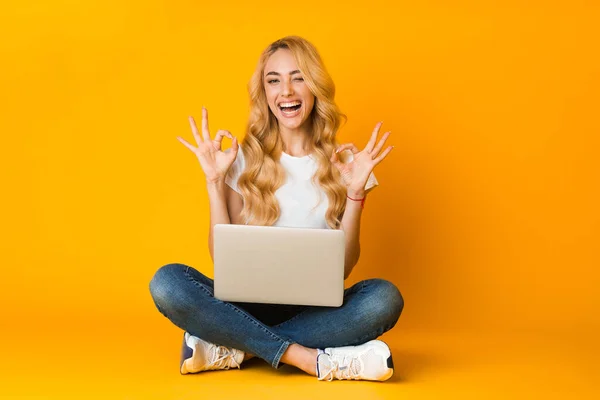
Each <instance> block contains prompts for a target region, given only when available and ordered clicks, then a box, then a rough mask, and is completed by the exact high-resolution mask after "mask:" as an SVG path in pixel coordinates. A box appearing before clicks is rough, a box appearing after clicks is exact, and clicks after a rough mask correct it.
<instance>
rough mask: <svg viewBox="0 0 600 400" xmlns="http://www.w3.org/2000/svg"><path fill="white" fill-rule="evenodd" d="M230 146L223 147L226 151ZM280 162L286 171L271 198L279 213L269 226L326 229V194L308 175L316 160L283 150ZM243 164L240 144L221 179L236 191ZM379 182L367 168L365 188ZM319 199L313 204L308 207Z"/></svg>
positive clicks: (327, 200) (311, 171) (310, 175)
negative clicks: (284, 180)
mask: <svg viewBox="0 0 600 400" xmlns="http://www.w3.org/2000/svg"><path fill="white" fill-rule="evenodd" d="M230 151H231V148H229V149H227V150H225V153H229V152H230ZM345 151H347V152H349V153H350V154H349V157H348V162H350V161H352V158H353V157H352V152H351V151H350V150H345ZM280 162H281V165H282V166H283V168H284V169H285V171H286V173H287V180H286V182H285V183H284V184H283V185H282V186H281V187H280V188H279V189H277V191H276V192H275V198H276V199H277V201H278V202H279V208H280V210H281V213H280V215H279V219H277V221H275V223H274V224H273V226H285V227H292V228H321V229H330V227H329V226H328V225H327V220H326V219H325V213H326V212H327V208H328V207H329V199H328V198H327V194H326V193H325V191H323V190H322V189H321V188H320V187H316V185H315V184H313V182H312V177H313V175H314V174H315V172H316V171H317V168H318V164H317V162H316V160H315V159H314V158H313V157H312V156H311V155H307V156H304V157H294V156H291V155H289V154H287V153H285V152H283V153H282V154H281V160H280ZM245 166H246V163H245V160H244V153H243V151H242V145H240V147H239V150H238V154H237V157H236V159H235V161H234V162H233V164H232V165H231V168H229V171H228V172H227V176H226V178H225V183H227V185H229V186H230V187H231V188H232V189H233V190H235V191H236V192H238V193H240V194H242V193H241V191H240V189H239V188H238V186H237V180H238V178H239V177H240V175H241V174H242V172H243V171H244V168H245ZM377 185H379V182H377V179H376V178H375V175H374V174H373V173H372V172H371V175H369V178H368V180H367V184H366V185H365V190H369V189H371V188H373V187H374V186H377ZM319 200H321V202H320V204H319V205H318V207H317V208H315V209H314V210H312V209H313V208H314V207H315V205H317V203H318V202H319Z"/></svg>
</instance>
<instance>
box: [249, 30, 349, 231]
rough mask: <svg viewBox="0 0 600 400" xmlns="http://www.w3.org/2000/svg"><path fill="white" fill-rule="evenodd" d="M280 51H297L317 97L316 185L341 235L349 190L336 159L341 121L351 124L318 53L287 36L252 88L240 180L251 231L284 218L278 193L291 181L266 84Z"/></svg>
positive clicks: (312, 148) (300, 66)
mask: <svg viewBox="0 0 600 400" xmlns="http://www.w3.org/2000/svg"><path fill="white" fill-rule="evenodd" d="M278 49H288V50H290V51H291V53H292V55H293V57H294V59H295V61H296V64H297V65H298V69H299V70H300V71H301V73H302V76H303V77H304V81H305V83H306V85H307V86H308V88H309V90H310V91H311V92H312V93H313V95H314V96H315V102H314V106H313V110H312V111H311V114H310V116H309V118H310V119H311V122H312V129H313V134H312V137H311V141H310V148H309V150H310V151H311V153H312V157H313V158H314V159H315V160H316V161H317V164H318V169H317V172H316V173H315V175H314V176H313V183H314V184H317V185H319V186H320V187H321V188H322V189H323V191H324V192H325V193H326V194H327V198H328V199H329V206H328V209H327V212H326V214H325V218H326V220H327V224H328V226H329V227H330V228H332V229H339V227H340V224H341V218H342V215H343V213H344V210H345V206H346V188H345V186H344V185H343V183H342V181H341V178H340V174H339V171H338V170H337V168H335V167H334V166H333V165H332V164H331V161H330V157H331V154H332V152H333V150H334V148H336V147H337V145H338V143H337V141H336V136H335V135H336V132H337V130H338V129H339V127H340V123H341V119H344V120H347V118H346V116H345V115H344V114H342V113H341V112H340V110H339V108H338V106H337V105H336V103H335V101H334V97H335V85H334V83H333V80H332V79H331V76H330V75H329V73H328V72H327V70H326V69H325V66H324V64H323V62H322V60H321V57H320V55H319V53H318V51H317V49H316V48H315V47H314V46H313V45H312V44H311V43H310V42H308V41H307V40H306V39H304V38H301V37H299V36H286V37H284V38H282V39H279V40H277V41H275V42H273V43H271V44H270V45H269V46H268V47H267V48H266V49H265V50H264V51H263V53H262V54H261V56H260V59H259V61H258V65H257V67H256V70H255V71H254V73H253V75H252V78H251V79H250V82H249V83H248V91H249V94H250V116H249V118H248V124H247V127H246V135H245V137H244V139H243V140H242V143H241V147H243V151H244V158H245V160H246V167H245V169H244V171H243V172H242V174H241V176H240V177H239V179H238V187H239V188H240V191H241V192H242V196H243V198H244V207H243V209H242V212H241V217H242V220H243V221H246V223H247V224H249V225H273V224H274V223H275V222H276V221H277V219H278V218H279V215H280V208H279V203H278V201H277V199H276V197H275V191H276V190H277V189H278V188H279V187H281V186H282V185H283V184H284V183H285V177H286V174H285V170H284V168H283V166H282V165H281V164H280V163H279V160H280V158H281V153H282V151H283V142H282V139H281V136H280V134H279V127H278V122H277V118H276V117H275V115H274V114H273V113H272V112H271V110H270V109H269V105H268V103H267V97H266V94H265V89H264V84H263V75H264V69H265V65H266V63H267V60H268V59H269V57H270V56H271V55H272V54H273V53H275V52H276V51H277V50H278ZM240 151H242V149H241V148H240ZM339 158H340V159H341V161H342V162H345V157H344V155H343V154H341V153H340V155H339Z"/></svg>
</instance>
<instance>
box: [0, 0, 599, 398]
mask: <svg viewBox="0 0 600 400" xmlns="http://www.w3.org/2000/svg"><path fill="white" fill-rule="evenodd" d="M521 3H522V2H520V1H512V0H511V1H505V2H496V1H482V2H477V1H446V2H443V1H433V0H432V1H419V2H416V1H415V2H395V1H394V2H392V1H389V2H385V1H368V2H358V1H349V2H344V3H343V4H342V3H340V4H336V3H335V2H332V1H331V2H324V1H304V2H296V3H294V2H291V3H290V2H266V1H254V2H242V1H237V2H211V3H206V2H199V1H170V2H159V1H153V0H147V1H143V2H142V1H85V2H75V1H66V0H63V1H46V2H43V1H9V2H8V3H6V2H5V3H3V5H2V6H1V7H2V8H1V12H0V35H1V37H2V40H1V41H0V57H1V58H0V65H1V66H0V71H1V73H0V91H1V97H0V101H1V103H0V105H1V119H0V132H2V145H1V147H2V157H1V163H2V165H1V170H2V172H1V174H2V194H3V195H2V222H3V223H2V226H3V229H2V240H1V246H2V247H1V251H2V256H3V258H2V264H3V268H2V279H0V301H1V303H2V305H3V307H2V314H3V315H2V322H1V324H2V326H1V331H2V337H1V338H0V339H1V344H0V352H1V354H2V357H1V359H2V362H1V363H0V373H1V374H2V375H1V376H2V385H0V386H2V387H3V388H2V389H0V390H1V391H2V392H3V393H0V397H2V395H6V396H8V397H15V398H17V397H20V396H25V395H29V396H32V397H39V398H47V397H59V398H65V397H67V396H68V395H70V394H72V395H74V396H76V397H81V396H85V397H90V396H92V395H97V396H98V397H104V398H107V397H110V398H128V399H133V398H150V397H155V398H188V397H189V398H192V397H194V398H196V397H197V396H201V395H202V396H203V395H207V393H209V394H210V395H211V396H212V395H214V396H225V397H227V398H228V397H229V396H231V397H233V396H244V397H255V398H281V397H284V398H285V397H286V396H287V397H288V398H291V397H294V396H296V395H298V396H300V397H307V396H313V397H314V396H315V395H316V396H317V397H318V396H324V397H331V396H336V397H337V396H345V395H344V394H343V393H348V394H350V395H356V396H361V397H363V398H364V397H366V398H390V397H393V396H399V397H400V396H402V397H406V396H411V398H414V396H421V398H454V397H457V398H458V397H459V398H479V397H480V396H482V395H483V394H485V395H486V396H487V397H494V396H497V397H498V398H506V397H507V396H511V397H518V398H537V396H538V395H539V396H541V395H542V394H543V396H544V397H545V398H550V397H553V396H557V397H562V398H590V397H592V396H593V395H592V392H593V391H596V389H597V388H596V387H595V386H596V383H595V380H594V377H596V375H597V374H598V371H599V369H598V367H597V364H598V360H597V356H598V354H599V351H598V350H599V346H598V343H597V337H598V334H599V333H600V329H599V325H600V323H599V318H598V308H599V307H600V300H599V298H598V295H597V291H598V289H597V288H598V284H599V279H598V278H599V275H600V274H599V273H598V271H597V269H598V267H599V266H600V257H599V253H600V251H599V245H598V243H599V239H600V212H599V211H598V204H600V190H599V184H600V161H599V157H598V153H599V151H600V139H599V135H598V134H599V133H600V129H599V128H600V122H599V106H600V101H599V99H598V96H599V94H598V93H599V92H600V57H599V53H600V52H599V51H598V43H599V32H598V28H597V27H598V20H599V17H600V13H599V11H600V10H599V6H598V3H596V2H593V1H583V0H582V1H578V0H576V1H564V2H560V1H545V2H543V1H532V2H527V5H524V4H521ZM288 34H297V35H301V36H304V37H306V38H307V39H309V40H310V41H312V42H313V43H314V44H315V45H316V47H317V48H318V50H319V51H320V53H321V55H322V57H323V59H324V61H325V64H326V66H327V68H328V70H329V71H330V73H331V75H332V76H333V79H334V81H335V83H336V85H337V96H336V98H337V101H338V104H339V105H340V107H341V109H342V111H344V112H345V113H346V114H347V115H348V117H349V121H348V123H347V125H346V126H344V127H343V128H342V129H341V131H340V132H339V138H340V140H341V141H342V142H354V143H355V144H356V145H357V146H358V147H359V148H361V149H362V148H363V147H364V145H365V144H366V141H367V140H368V137H369V134H370V132H371V130H372V128H373V126H374V125H375V123H376V122H377V121H379V120H384V126H383V129H385V130H391V131H392V135H391V137H390V139H389V140H388V143H390V144H393V145H395V146H396V148H395V149H394V150H393V151H392V153H391V154H390V155H389V156H388V157H387V158H386V160H385V161H384V162H383V163H381V164H380V165H379V166H378V167H376V169H375V174H376V176H377V178H378V180H379V182H380V186H379V187H378V188H376V189H375V190H374V191H373V192H372V193H371V194H370V195H369V198H368V200H367V202H366V205H365V211H364V214H363V219H362V234H361V243H362V246H361V247H362V255H361V259H360V262H359V264H358V266H357V267H356V268H355V271H354V272H353V275H352V276H351V278H350V279H349V280H348V284H352V283H354V282H356V281H358V280H360V279H365V278H368V277H382V278H385V279H389V280H391V281H393V282H394V283H395V284H396V285H397V286H398V287H399V288H400V290H401V291H402V293H403V295H404V298H405V302H406V307H405V310H404V313H403V315H402V316H401V319H400V321H399V323H398V325H397V326H396V328H394V330H393V331H391V332H389V333H388V334H386V335H385V337H384V339H385V340H386V341H387V342H388V343H389V344H390V346H391V347H392V349H393V350H394V354H395V363H396V364H397V374H396V375H395V376H394V378H393V379H392V380H391V381H390V382H388V383H386V384H383V385H376V384H372V383H366V382H363V383H357V382H356V383H350V382H346V383H341V382H340V383H339V384H340V385H337V384H336V385H327V384H324V383H318V382H316V379H314V378H311V377H308V376H306V375H304V374H303V373H300V372H296V371H295V370H291V369H284V370H283V371H274V370H271V369H270V368H269V367H268V366H267V365H266V364H264V363H261V362H260V360H256V361H255V362H253V363H252V364H249V365H248V367H247V368H242V370H241V371H227V372H216V373H208V374H204V375H202V374H200V375H195V376H191V377H190V376H188V377H181V376H179V375H178V372H177V367H178V361H179V347H180V341H181V331H180V330H179V329H178V328H176V327H174V326H172V325H171V324H170V322H169V321H168V320H167V319H165V318H164V317H163V316H162V315H161V314H160V313H159V312H158V311H157V310H156V309H155V308H154V305H153V303H152V300H151V298H150V294H149V291H148V282H149V280H150V279H151V277H152V275H153V273H154V272H155V271H156V269H158V268H159V267H160V266H161V265H163V264H166V263H170V262H181V263H186V264H189V265H192V266H194V267H196V268H198V269H199V270H201V271H203V272H205V273H207V274H209V275H211V276H212V266H211V262H210V256H209V253H208V246H207V235H208V215H209V208H208V202H207V195H206V190H205V185H204V178H203V173H202V170H201V168H200V165H199V163H198V161H197V160H196V159H195V157H194V156H193V154H192V153H190V152H189V151H188V150H187V149H186V148H185V147H184V146H183V145H182V144H181V143H179V142H178V141H177V140H176V136H183V137H184V138H186V139H188V140H189V141H192V135H191V132H190V130H189V125H188V122H187V116H188V115H194V116H196V118H197V120H198V121H199V120H200V116H201V106H202V105H205V106H206V107H207V108H208V110H209V114H210V125H211V130H212V132H213V134H214V132H216V130H217V129H229V130H231V131H232V132H233V133H234V134H235V135H237V136H238V137H239V138H241V137H242V136H243V129H244V128H245V122H246V118H247V111H248V95H247V89H246V84H247V82H248V80H249V79H250V76H251V74H252V72H253V70H254V67H255V65H256V62H257V60H258V56H259V54H260V52H261V51H262V50H263V49H264V48H265V47H266V46H267V45H268V44H269V43H270V42H272V41H274V40H276V39H278V38H280V37H282V36H285V35H288ZM229 145H230V142H229V140H227V139H226V147H229ZM200 381H201V382H200ZM226 384H228V385H229V386H227V387H226ZM313 385H318V386H317V387H313ZM267 387H270V388H269V389H267Z"/></svg>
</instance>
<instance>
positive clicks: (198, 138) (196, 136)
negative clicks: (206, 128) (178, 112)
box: [188, 115, 203, 146]
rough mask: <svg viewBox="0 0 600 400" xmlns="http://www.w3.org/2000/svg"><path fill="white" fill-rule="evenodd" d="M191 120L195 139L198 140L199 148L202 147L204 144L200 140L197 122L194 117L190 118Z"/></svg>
mask: <svg viewBox="0 0 600 400" xmlns="http://www.w3.org/2000/svg"><path fill="white" fill-rule="evenodd" d="M188 119H189V120H190V126H191V127H192V134H193V135H194V139H195V140H196V144H197V145H198V146H200V143H202V142H203V140H202V139H200V134H199V133H198V127H197V126H196V121H195V120H194V117H192V116H191V115H190V117H189V118H188Z"/></svg>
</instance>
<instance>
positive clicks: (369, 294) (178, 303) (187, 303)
mask: <svg viewBox="0 0 600 400" xmlns="http://www.w3.org/2000/svg"><path fill="white" fill-rule="evenodd" d="M213 287H214V286H213V280H212V279H210V278H207V277H206V276H204V275H203V274H202V273H200V272H198V271H197V270H195V269H194V268H192V267H189V266H187V265H184V264H167V265H165V266H163V267H161V268H160V269H159V270H158V271H157V272H156V273H155V275H154V277H153V278H152V280H151V281H150V293H151V294H152V298H153V300H154V304H155V305H156V307H157V308H158V310H159V311H160V312H161V313H162V314H163V315H164V316H165V317H167V318H168V319H169V320H170V321H171V322H172V323H173V324H175V325H176V326H178V327H180V328H181V329H183V330H184V331H187V332H189V333H190V334H192V335H194V336H197V337H199V338H201V339H203V340H206V341H208V342H211V343H214V344H218V345H222V346H227V347H230V348H235V349H238V350H242V351H244V352H247V353H250V354H254V355H255V356H258V357H260V358H262V359H263V360H265V361H267V362H268V363H269V364H271V365H272V366H273V367H274V368H279V367H280V359H281V356H282V355H283V353H284V352H285V351H286V349H287V348H288V346H289V345H290V344H292V343H298V344H300V345H302V346H305V347H309V348H320V349H324V348H326V347H340V346H352V345H358V344H362V343H365V342H367V341H369V340H372V339H376V338H377V337H379V336H380V335H382V334H383V333H384V332H386V331H388V330H390V329H392V328H393V327H394V325H395V324H396V322H397V321H398V318H399V317H400V314H401V313H402V309H403V307H404V300H403V299H402V295H401V294H400V292H399V291H398V289H397V288H396V286H394V284H392V283H390V282H388V281H386V280H383V279H368V280H364V281H361V282H358V283H357V284H355V285H354V286H352V287H350V288H348V289H345V290H344V303H343V305H342V306H341V307H320V306H298V305H283V304H261V303H241V302H225V301H221V300H218V299H215V297H214V292H213Z"/></svg>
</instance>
